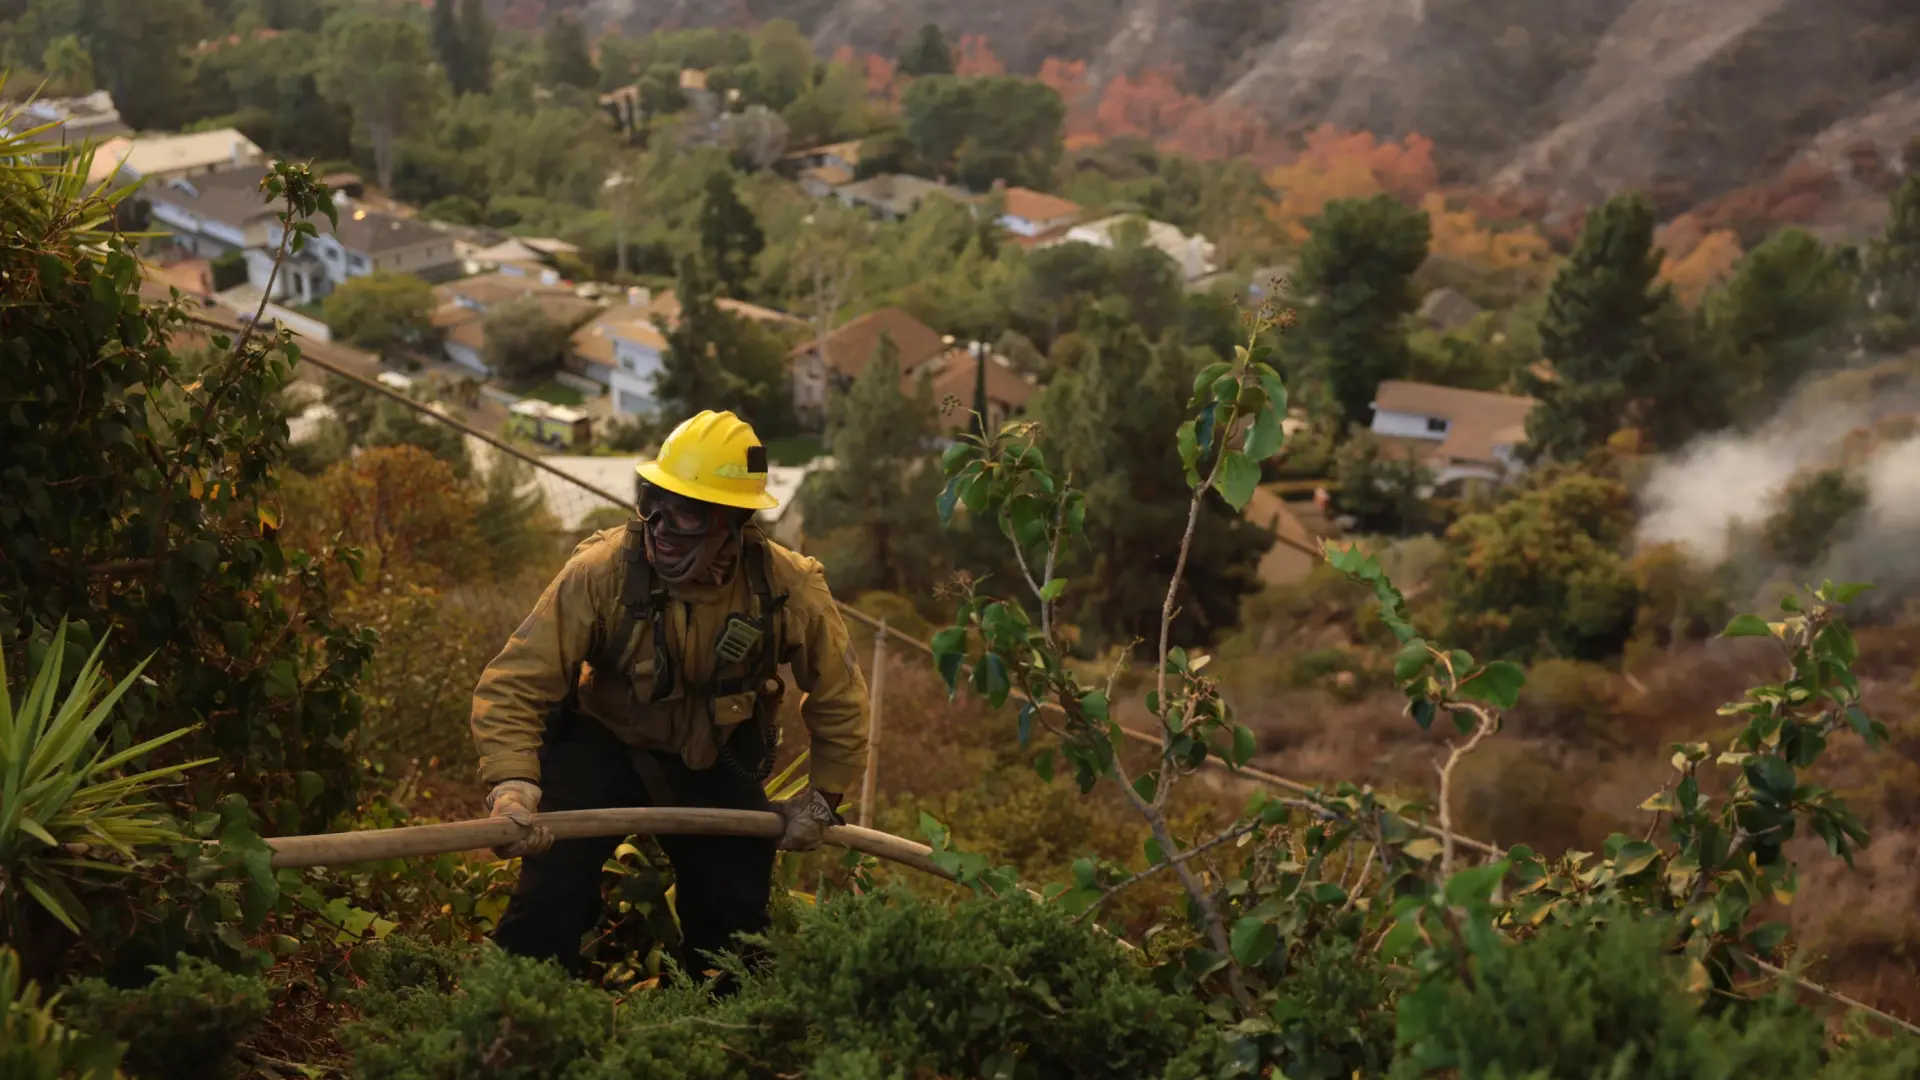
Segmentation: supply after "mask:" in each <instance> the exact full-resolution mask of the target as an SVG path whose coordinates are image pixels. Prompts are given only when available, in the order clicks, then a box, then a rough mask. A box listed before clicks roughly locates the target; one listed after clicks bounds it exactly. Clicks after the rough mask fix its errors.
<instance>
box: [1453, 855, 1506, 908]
mask: <svg viewBox="0 0 1920 1080" xmlns="http://www.w3.org/2000/svg"><path fill="white" fill-rule="evenodd" d="M1506 875H1507V861H1506V860H1505V859H1502V860H1500V861H1499V862H1492V863H1488V864H1486V865H1484V866H1472V867H1468V868H1467V869H1465V870H1462V871H1460V872H1459V873H1456V874H1454V875H1453V876H1452V877H1450V878H1448V879H1447V884H1446V889H1445V896H1446V899H1447V903H1448V904H1450V905H1452V906H1454V907H1467V906H1469V905H1470V904H1475V903H1480V904H1484V903H1486V902H1487V901H1488V900H1489V899H1490V898H1492V896H1493V888H1494V886H1496V885H1498V884H1500V879H1501V878H1503V877H1505V876H1506Z"/></svg>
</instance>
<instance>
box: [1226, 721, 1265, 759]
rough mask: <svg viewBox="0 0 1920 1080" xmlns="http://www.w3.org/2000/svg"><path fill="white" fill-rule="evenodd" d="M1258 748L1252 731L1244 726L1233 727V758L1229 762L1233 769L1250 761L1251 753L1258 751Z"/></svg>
mask: <svg viewBox="0 0 1920 1080" xmlns="http://www.w3.org/2000/svg"><path fill="white" fill-rule="evenodd" d="M1259 746H1260V744H1259V741H1258V740H1256V739H1255V738H1254V737H1253V731H1252V729H1250V728H1248V727H1247V726H1246V725H1245V724H1235V725H1233V757H1232V758H1230V759H1229V760H1231V761H1232V762H1233V764H1234V767H1236V768H1238V767H1239V766H1241V765H1245V764H1246V763H1247V762H1249V761H1252V760H1253V753H1254V751H1255V750H1257V749H1259Z"/></svg>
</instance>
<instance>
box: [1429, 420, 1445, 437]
mask: <svg viewBox="0 0 1920 1080" xmlns="http://www.w3.org/2000/svg"><path fill="white" fill-rule="evenodd" d="M1427 431H1429V432H1430V433H1432V434H1434V435H1445V434H1446V433H1447V418H1446V417H1444V416H1429V417H1427Z"/></svg>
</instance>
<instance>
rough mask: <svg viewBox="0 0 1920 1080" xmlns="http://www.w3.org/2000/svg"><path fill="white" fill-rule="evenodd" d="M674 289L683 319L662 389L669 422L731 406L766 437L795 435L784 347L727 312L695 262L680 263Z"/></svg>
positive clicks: (670, 347)
mask: <svg viewBox="0 0 1920 1080" xmlns="http://www.w3.org/2000/svg"><path fill="white" fill-rule="evenodd" d="M676 291H677V292H678V295H679V299H680V321H679V322H678V323H677V324H676V325H675V326H674V328H673V330H672V332H670V333H669V334H668V335H667V352H666V355H665V356H663V357H662V358H661V371H660V375H659V377H658V381H657V384H656V391H657V394H658V396H659V398H660V400H661V402H662V403H663V404H664V405H665V406H666V411H667V412H668V413H669V414H670V416H669V419H681V418H684V417H687V416H691V415H693V414H694V413H696V412H699V411H700V410H702V409H714V410H721V409H726V410H731V411H732V412H734V413H735V414H737V415H738V416H740V417H741V418H743V419H745V420H746V421H747V422H749V423H751V424H752V425H753V426H754V428H755V430H757V431H758V432H759V433H760V434H761V436H762V437H767V436H770V435H779V434H784V433H786V432H789V431H792V430H793V427H794V421H793V392H792V385H791V383H789V382H788V366H787V348H786V344H785V343H784V342H782V341H781V340H780V338H779V337H777V336H776V335H775V334H774V333H773V332H772V331H770V330H768V329H767V328H766V327H764V326H762V325H760V324H759V323H757V322H754V321H752V320H750V319H745V318H742V317H740V316H738V315H735V314H733V313H732V312H729V311H725V310H723V309H721V307H720V306H719V305H718V304H717V303H716V302H715V301H716V300H717V299H718V296H717V292H716V287H715V282H714V278H713V275H712V274H711V273H710V272H709V271H708V270H707V268H706V267H705V266H704V265H703V264H702V263H701V262H700V260H699V259H697V258H693V257H691V256H689V257H686V258H683V259H681V260H680V281H679V284H678V285H677V286H676Z"/></svg>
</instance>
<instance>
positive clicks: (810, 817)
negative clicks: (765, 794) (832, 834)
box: [773, 788, 847, 851]
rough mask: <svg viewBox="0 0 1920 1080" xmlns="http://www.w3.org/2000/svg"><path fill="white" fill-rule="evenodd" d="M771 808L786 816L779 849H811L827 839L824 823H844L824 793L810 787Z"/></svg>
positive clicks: (826, 824)
mask: <svg viewBox="0 0 1920 1080" xmlns="http://www.w3.org/2000/svg"><path fill="white" fill-rule="evenodd" d="M773 808H774V809H775V810H777V811H779V813H780V816H781V817H783V818H785V819H787V831H786V833H785V834H783V835H782V836H781V837H780V843H779V844H778V845H777V846H778V847H779V849H780V850H781V851H813V850H814V849H816V848H818V847H819V846H820V845H821V843H822V842H823V841H824V840H825V839H826V834H827V826H829V825H845V824H846V823H847V822H846V819H845V818H842V817H841V816H840V812H839V811H837V810H835V809H834V808H833V804H832V803H830V802H828V801H827V797H826V796H825V795H823V794H821V793H820V792H819V791H816V790H814V789H813V788H808V789H807V790H805V791H803V792H801V793H800V794H798V795H796V796H794V797H793V798H791V799H782V800H780V801H779V802H777V803H774V804H773Z"/></svg>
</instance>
